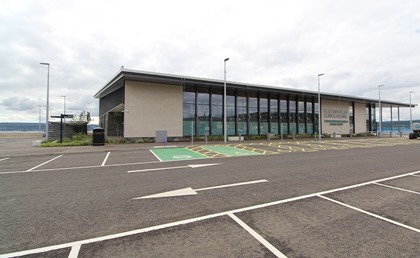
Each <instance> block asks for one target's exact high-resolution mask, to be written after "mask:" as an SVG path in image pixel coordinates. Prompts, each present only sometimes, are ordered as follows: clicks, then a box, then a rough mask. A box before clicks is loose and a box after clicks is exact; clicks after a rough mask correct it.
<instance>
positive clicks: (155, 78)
mask: <svg viewBox="0 0 420 258" xmlns="http://www.w3.org/2000/svg"><path fill="white" fill-rule="evenodd" d="M126 80H130V81H142V82H152V83H162V84H169V85H187V84H188V85H189V84H194V85H197V86H203V87H215V88H219V87H220V88H223V86H224V81H223V80H216V79H208V78H199V77H191V76H183V75H174V74H165V73H155V72H146V71H138V70H130V69H125V68H121V69H120V70H119V71H118V72H117V73H116V74H115V75H114V76H113V77H112V79H111V80H110V81H109V82H108V83H106V84H105V86H104V87H103V88H102V89H101V90H99V91H98V93H96V94H95V98H102V97H104V96H106V95H108V94H110V93H112V92H114V91H116V90H118V89H119V88H121V87H123V86H124V81H126ZM226 83H227V86H228V89H242V90H251V91H252V90H254V91H255V90H258V91H261V90H263V91H265V92H267V93H274V94H277V93H283V94H293V95H302V96H310V97H317V96H318V92H316V91H308V90H301V89H291V88H284V87H278V86H269V85H261V84H253V83H242V82H232V81H227V82H226ZM321 96H322V99H323V100H334V101H347V102H356V103H366V104H375V105H379V100H378V99H370V98H362V97H355V96H350V95H342V94H331V93H324V92H321ZM381 106H382V107H410V104H407V103H402V102H395V101H388V100H381ZM411 106H412V107H415V106H417V105H416V104H412V105H411Z"/></svg>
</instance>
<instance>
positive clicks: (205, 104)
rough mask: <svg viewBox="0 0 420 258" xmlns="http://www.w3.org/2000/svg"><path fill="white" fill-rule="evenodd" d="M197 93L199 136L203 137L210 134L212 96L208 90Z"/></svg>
mask: <svg viewBox="0 0 420 258" xmlns="http://www.w3.org/2000/svg"><path fill="white" fill-rule="evenodd" d="M197 91H198V92H197V134H198V135H199V136H203V135H206V134H207V135H208V134H209V133H210V128H209V126H210V123H209V122H210V105H209V103H210V94H209V92H208V89H198V90H197Z"/></svg>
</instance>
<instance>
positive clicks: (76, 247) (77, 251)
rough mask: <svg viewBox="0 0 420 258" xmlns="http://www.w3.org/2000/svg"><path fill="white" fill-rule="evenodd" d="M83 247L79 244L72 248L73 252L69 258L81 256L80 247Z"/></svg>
mask: <svg viewBox="0 0 420 258" xmlns="http://www.w3.org/2000/svg"><path fill="white" fill-rule="evenodd" d="M81 246H82V245H81V244H80V243H77V244H75V245H73V246H72V247H71V251H70V254H69V257H68V258H77V257H78V256H79V251H80V247H81Z"/></svg>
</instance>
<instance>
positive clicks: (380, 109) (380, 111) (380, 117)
mask: <svg viewBox="0 0 420 258" xmlns="http://www.w3.org/2000/svg"><path fill="white" fill-rule="evenodd" d="M383 86H385V85H382V84H381V85H378V90H379V137H381V136H382V105H381V87H383Z"/></svg>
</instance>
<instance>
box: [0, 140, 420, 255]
mask: <svg viewBox="0 0 420 258" xmlns="http://www.w3.org/2000/svg"><path fill="white" fill-rule="evenodd" d="M419 143H420V142H419V141H409V140H407V139H400V138H390V139H351V140H337V141H333V140H329V141H321V142H319V141H310V140H309V141H290V142H287V141H283V142H280V141H272V142H268V141H264V142H244V143H230V144H227V145H225V144H212V145H191V146H170V147H164V148H163V147H162V146H157V147H160V148H150V149H149V148H147V149H145V148H138V149H136V148H131V149H127V150H124V149H118V150H115V151H113V150H110V149H107V148H98V149H97V151H89V152H85V153H49V154H43V155H30V156H26V155H16V156H0V186H1V188H0V189H1V190H0V194H1V196H0V200H1V204H0V207H1V209H0V215H1V216H0V222H1V225H2V228H4V230H2V231H1V232H0V239H1V241H0V257H15V256H28V257H104V256H107V257H186V256H188V257H284V256H287V257H372V256H380V257H383V256H385V257H415V256H417V255H418V254H419V253H420V246H419V244H418V243H419V242H420V216H418V214H420V196H419V194H420V163H419V161H418V150H419V147H420V145H419Z"/></svg>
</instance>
